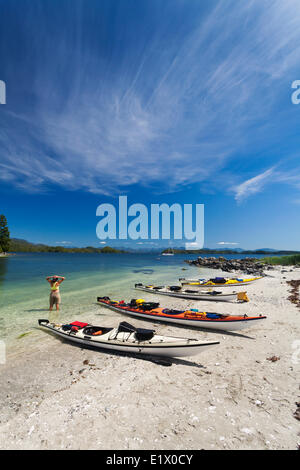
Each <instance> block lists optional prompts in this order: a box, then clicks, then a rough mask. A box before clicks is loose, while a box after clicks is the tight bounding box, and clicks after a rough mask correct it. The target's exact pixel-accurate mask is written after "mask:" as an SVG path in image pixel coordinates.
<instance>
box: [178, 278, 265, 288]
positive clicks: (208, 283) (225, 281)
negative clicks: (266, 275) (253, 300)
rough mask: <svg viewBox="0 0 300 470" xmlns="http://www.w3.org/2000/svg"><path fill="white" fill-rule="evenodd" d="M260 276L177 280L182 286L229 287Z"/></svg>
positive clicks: (246, 282) (248, 281)
mask: <svg viewBox="0 0 300 470" xmlns="http://www.w3.org/2000/svg"><path fill="white" fill-rule="evenodd" d="M261 278H262V276H258V277H249V278H247V279H240V278H226V277H215V278H213V279H208V280H206V279H184V278H181V279H179V281H180V282H181V285H183V286H194V287H221V286H222V287H230V286H244V285H246V284H250V283H251V282H254V281H257V280H258V279H261Z"/></svg>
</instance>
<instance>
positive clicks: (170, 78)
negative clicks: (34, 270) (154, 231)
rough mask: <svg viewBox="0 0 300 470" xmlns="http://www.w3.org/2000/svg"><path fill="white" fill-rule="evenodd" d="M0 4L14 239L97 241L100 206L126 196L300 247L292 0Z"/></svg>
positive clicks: (211, 242) (241, 235)
mask: <svg viewBox="0 0 300 470" xmlns="http://www.w3.org/2000/svg"><path fill="white" fill-rule="evenodd" d="M0 10H1V17H0V79H1V80H4V81H5V83H6V92H7V97H6V104H5V105H0V213H5V214H6V215H7V218H8V221H9V225H10V229H11V234H12V236H15V237H19V238H25V239H28V240H31V241H34V242H44V243H49V244H56V243H61V244H66V242H68V243H69V244H72V245H77V246H82V245H87V244H91V245H94V246H97V245H98V244H99V240H98V239H97V238H96V224H97V218H96V215H95V214H96V208H97V206H98V205H99V204H100V203H102V202H112V203H114V204H117V198H118V196H119V195H122V194H127V195H128V198H129V201H130V202H131V203H135V202H140V203H144V204H146V205H150V204H151V203H158V202H160V203H162V202H166V203H172V202H177V203H181V204H184V203H194V204H196V203H203V204H205V246H209V247H217V246H218V247H220V246H225V247H229V248H232V247H233V246H236V247H243V248H259V247H272V248H286V249H298V250H300V244H299V231H300V219H299V209H300V159H299V149H300V132H299V122H300V120H299V118H300V105H299V106H297V105H294V104H292V101H291V95H292V92H293V90H292V88H291V84H292V82H293V81H294V80H297V79H300V70H299V69H300V8H299V2H298V1H297V0H286V1H284V2H283V1H279V0H268V1H265V0H261V1H258V0H256V1H252V0H249V1H247V2H236V1H233V0H228V1H226V2H225V1H214V0H209V1H208V0H202V1H200V0H189V1H185V0H141V1H136V0H126V1H124V0H123V1H122V0H119V1H117V0H109V1H108V0H101V2H100V1H96V0H89V1H88V2H86V1H79V0H70V1H66V0H60V1H58V0H43V1H42V0H38V1H36V0H22V1H20V0H9V1H4V0H0ZM142 242H143V241H142V240H141V243H142ZM220 242H226V243H227V244H226V245H224V243H223V244H222V245H219V243H220ZM108 243H109V242H108ZM120 243H122V245H124V243H123V242H122V241H121V242H120ZM109 244H112V243H109ZM115 244H116V243H115ZM162 244H163V245H166V243H165V242H162ZM231 244H236V245H231ZM145 245H146V244H145Z"/></svg>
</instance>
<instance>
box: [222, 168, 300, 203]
mask: <svg viewBox="0 0 300 470" xmlns="http://www.w3.org/2000/svg"><path fill="white" fill-rule="evenodd" d="M269 184H287V185H289V186H292V187H294V188H296V189H300V168H299V167H296V168H294V169H293V170H286V169H281V168H280V166H277V167H271V168H269V169H268V170H265V171H264V172H262V173H260V174H258V175H256V176H253V177H252V178H249V179H247V180H245V181H243V182H242V183H240V184H238V185H236V186H233V187H232V188H231V191H232V192H233V193H234V194H235V200H236V201H237V202H238V203H241V202H242V201H245V200H246V199H248V198H249V197H251V196H253V195H254V194H257V193H260V192H262V191H263V190H264V189H265V187H266V186H267V185H269Z"/></svg>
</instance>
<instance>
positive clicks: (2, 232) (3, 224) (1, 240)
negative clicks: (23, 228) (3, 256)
mask: <svg viewBox="0 0 300 470" xmlns="http://www.w3.org/2000/svg"><path fill="white" fill-rule="evenodd" d="M9 245H10V237H9V230H8V225H7V220H6V217H5V215H3V214H1V215H0V248H1V249H2V251H3V252H4V253H6V252H7V251H8V250H9Z"/></svg>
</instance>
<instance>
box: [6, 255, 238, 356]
mask: <svg viewBox="0 0 300 470" xmlns="http://www.w3.org/2000/svg"><path fill="white" fill-rule="evenodd" d="M209 256H211V255H209ZM216 256H219V255H216ZM196 257H197V255H174V256H161V255H158V254H73V253H66V254H65V253H50V254H49V253H28V254H27V253H26V254H17V255H16V256H11V257H9V258H0V340H3V341H5V343H6V345H7V348H10V347H14V348H16V347H19V346H21V345H24V344H26V347H29V345H30V342H32V343H33V342H34V341H36V339H35V338H36V337H37V336H36V335H37V332H38V331H39V330H37V329H36V326H37V320H38V318H48V316H49V312H48V307H49V290H50V289H49V284H48V282H46V280H45V278H46V277H47V276H50V275H54V274H57V275H61V276H65V277H66V280H65V281H64V282H63V283H62V285H61V288H60V291H61V297H62V304H61V311H60V321H70V320H74V319H76V318H78V319H79V320H82V321H83V320H87V321H91V322H92V321H94V320H95V319H96V320H97V317H98V315H99V311H100V307H99V306H98V305H97V304H96V298H97V296H99V295H100V296H104V295H108V296H109V297H110V298H112V299H121V298H122V299H125V300H130V299H131V298H138V297H140V296H141V293H138V292H139V291H136V290H134V284H135V283H136V282H143V283H148V284H149V283H152V282H153V283H159V284H163V283H168V284H177V283H178V278H179V277H208V276H215V275H217V274H218V273H217V271H215V270H208V269H202V268H197V267H195V266H188V265H187V264H186V263H184V260H185V259H195V258H196ZM225 257H228V258H241V257H242V256H241V255H228V256H225ZM183 269H185V271H184V270H183ZM149 295H150V296H151V294H149ZM106 315H109V316H111V317H112V326H114V325H115V322H114V321H113V319H114V317H116V316H117V314H115V313H114V312H110V311H109V310H106ZM98 322H99V319H98ZM24 333H26V334H25V335H24ZM47 336H48V335H47ZM38 337H39V339H40V338H41V336H40V335H39V336H38Z"/></svg>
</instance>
